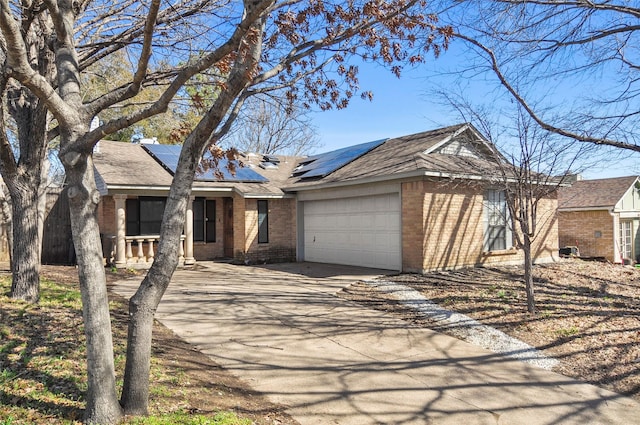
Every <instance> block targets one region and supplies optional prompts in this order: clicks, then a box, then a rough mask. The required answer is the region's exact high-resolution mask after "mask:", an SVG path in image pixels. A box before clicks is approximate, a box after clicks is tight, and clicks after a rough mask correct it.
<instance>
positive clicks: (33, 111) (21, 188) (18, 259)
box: [0, 87, 47, 303]
mask: <svg viewBox="0 0 640 425" xmlns="http://www.w3.org/2000/svg"><path fill="white" fill-rule="evenodd" d="M9 93H10V94H11V95H12V102H11V107H10V111H11V115H12V116H13V118H14V119H15V121H16V125H17V126H18V142H19V145H20V159H19V160H18V161H16V158H15V157H14V155H13V152H12V150H11V147H10V146H7V145H3V146H2V147H1V148H0V149H1V152H0V167H2V175H3V178H4V181H5V184H6V185H7V189H8V191H9V194H10V195H11V200H12V221H13V226H12V227H13V229H12V234H13V246H12V254H11V260H12V268H11V270H12V275H13V282H12V284H11V297H12V298H17V299H23V300H26V301H29V302H32V303H36V302H38V299H39V298H40V254H41V251H42V237H41V234H40V232H39V225H38V217H39V207H43V205H42V204H41V203H40V202H39V196H38V194H42V195H43V196H44V193H43V187H42V186H43V184H42V182H43V162H44V158H45V157H46V152H47V141H46V134H47V110H46V108H44V107H43V106H42V104H41V102H40V101H39V100H38V99H37V98H36V97H35V96H33V95H32V94H30V93H28V92H26V90H25V89H24V88H22V87H16V88H12V89H11V90H9ZM44 179H45V180H46V174H45V175H44ZM42 213H43V214H44V212H42Z"/></svg>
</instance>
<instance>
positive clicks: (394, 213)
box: [303, 193, 401, 270]
mask: <svg viewBox="0 0 640 425" xmlns="http://www.w3.org/2000/svg"><path fill="white" fill-rule="evenodd" d="M303 211H304V257H305V259H306V260H307V261H317V262H327V263H336V264H348V265H356V266H363V267H375V268H384V269H393V270H400V266H401V264H400V262H401V258H400V246H401V244H400V234H401V232H400V229H401V226H400V197H399V195H398V194H397V193H395V194H386V195H375V196H368V197H355V198H343V199H332V200H323V201H306V202H305V203H304V208H303Z"/></svg>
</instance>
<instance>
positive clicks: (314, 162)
mask: <svg viewBox="0 0 640 425" xmlns="http://www.w3.org/2000/svg"><path fill="white" fill-rule="evenodd" d="M387 140H389V139H380V140H375V141H373V142H368V143H362V144H359V145H355V146H348V147H346V148H342V149H338V150H335V151H331V152H327V153H323V154H319V155H314V156H310V157H308V158H305V159H304V160H303V161H302V162H300V166H298V168H296V169H295V170H294V172H293V176H294V177H300V178H301V179H307V178H320V177H325V176H327V175H329V174H331V173H333V172H334V171H336V170H338V169H339V168H342V167H344V166H345V165H347V164H348V163H350V162H352V161H354V160H356V159H357V158H360V157H361V156H362V155H364V154H366V153H367V152H370V151H372V150H373V149H375V148H377V147H378V146H380V145H381V144H383V143H384V142H386V141H387Z"/></svg>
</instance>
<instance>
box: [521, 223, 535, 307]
mask: <svg viewBox="0 0 640 425" xmlns="http://www.w3.org/2000/svg"><path fill="white" fill-rule="evenodd" d="M522 249H523V251H524V286H525V291H526V293H527V311H528V312H529V313H532V314H533V313H535V312H536V302H535V298H534V293H533V258H532V256H531V237H530V236H529V235H528V234H526V233H525V235H524V243H523V247H522Z"/></svg>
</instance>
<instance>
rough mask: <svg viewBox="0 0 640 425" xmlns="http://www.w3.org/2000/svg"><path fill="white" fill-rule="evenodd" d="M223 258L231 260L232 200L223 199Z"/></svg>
mask: <svg viewBox="0 0 640 425" xmlns="http://www.w3.org/2000/svg"><path fill="white" fill-rule="evenodd" d="M223 210H224V220H223V226H224V240H223V243H224V256H225V257H228V258H233V199H231V198H224V204H223Z"/></svg>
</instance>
